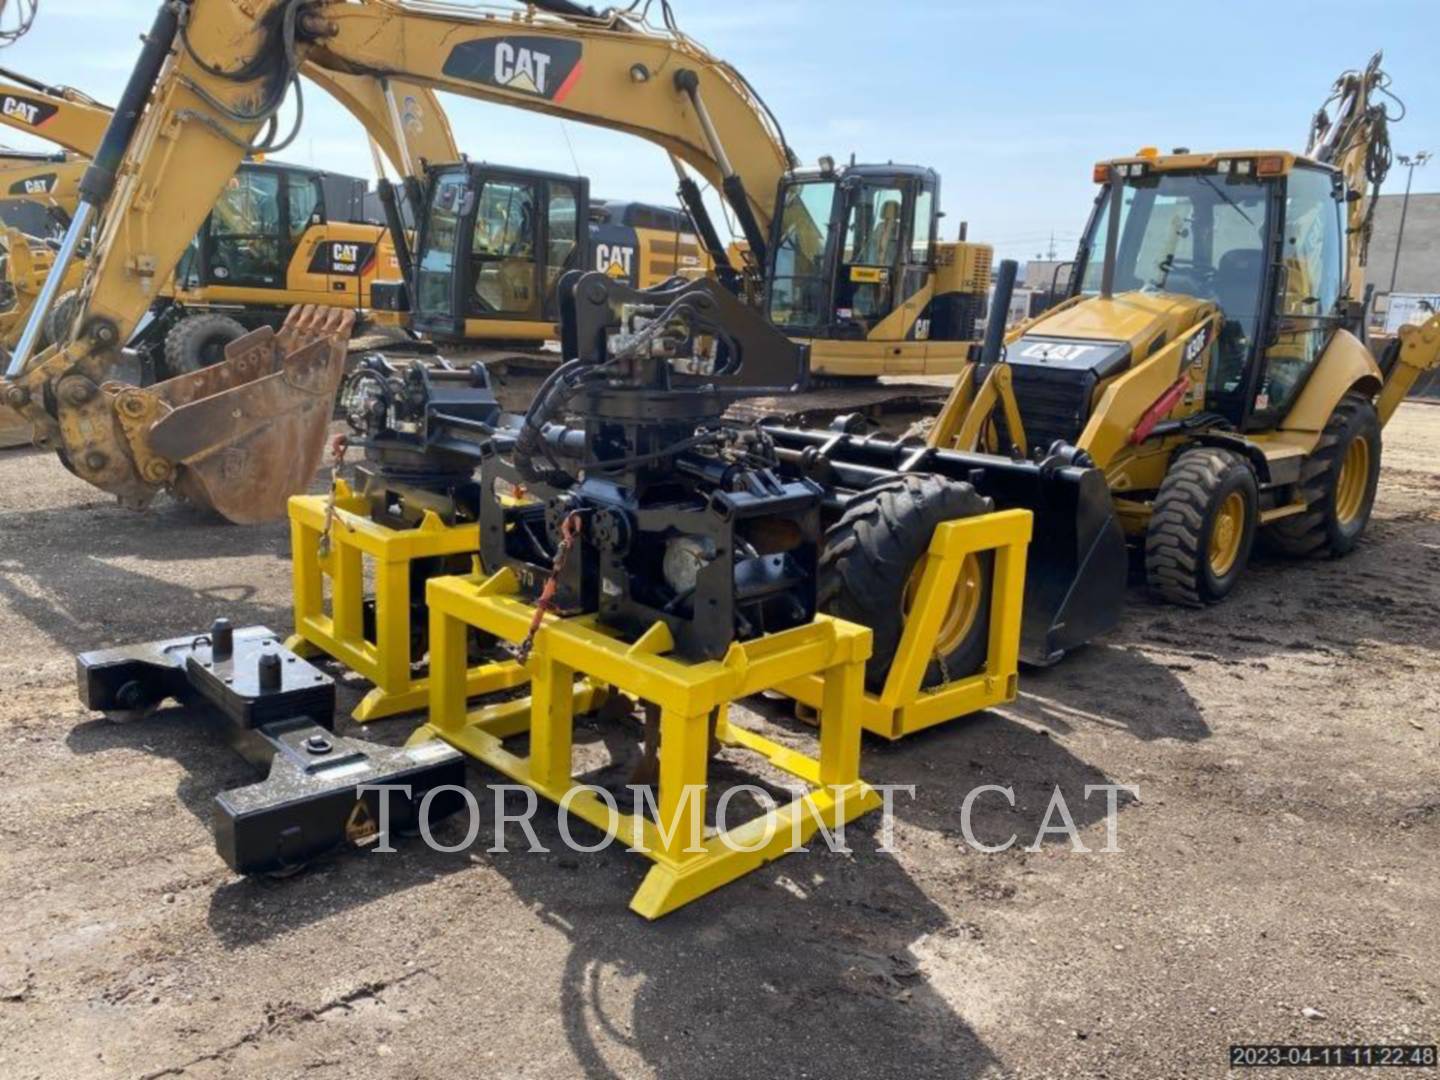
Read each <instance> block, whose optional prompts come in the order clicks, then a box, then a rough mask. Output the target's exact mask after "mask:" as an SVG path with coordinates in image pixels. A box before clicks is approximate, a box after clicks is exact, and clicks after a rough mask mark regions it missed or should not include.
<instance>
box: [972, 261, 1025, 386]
mask: <svg viewBox="0 0 1440 1080" xmlns="http://www.w3.org/2000/svg"><path fill="white" fill-rule="evenodd" d="M1019 269H1020V267H1019V264H1018V263H1016V262H1015V260H1014V259H1002V260H1000V273H999V274H998V275H997V276H996V278H995V298H994V299H993V300H991V301H990V315H989V317H988V318H986V320H985V344H984V346H983V347H982V348H981V350H980V364H981V366H982V367H986V368H988V367H989V366H990V365H991V364H996V363H999V361H1000V351H1001V350H1002V349H1003V348H1005V323H1006V321H1007V320H1008V319H1009V317H1010V299H1011V297H1013V296H1014V295H1015V275H1016V273H1017V272H1018V271H1019Z"/></svg>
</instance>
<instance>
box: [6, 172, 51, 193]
mask: <svg viewBox="0 0 1440 1080" xmlns="http://www.w3.org/2000/svg"><path fill="white" fill-rule="evenodd" d="M59 180H60V177H59V176H57V175H56V174H55V173H44V174H42V175H40V176H27V177H26V178H25V179H23V180H17V181H15V183H13V184H11V185H10V194H11V195H49V194H50V192H52V191H54V190H55V185H56V184H57V183H58V182H59Z"/></svg>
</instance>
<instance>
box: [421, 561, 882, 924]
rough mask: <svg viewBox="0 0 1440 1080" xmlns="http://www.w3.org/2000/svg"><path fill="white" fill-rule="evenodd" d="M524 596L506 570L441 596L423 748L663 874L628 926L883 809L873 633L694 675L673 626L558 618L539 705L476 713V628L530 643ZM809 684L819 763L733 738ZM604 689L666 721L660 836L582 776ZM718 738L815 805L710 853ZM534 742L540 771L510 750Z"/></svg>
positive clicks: (796, 639) (448, 583) (783, 812)
mask: <svg viewBox="0 0 1440 1080" xmlns="http://www.w3.org/2000/svg"><path fill="white" fill-rule="evenodd" d="M518 591H519V587H518V582H517V580H516V578H515V575H514V574H513V573H512V572H511V571H509V570H501V571H500V572H499V573H497V574H494V575H492V576H490V577H485V578H482V577H478V576H477V577H442V578H432V579H431V580H430V582H429V585H428V587H427V593H426V595H427V599H428V602H429V608H430V721H429V723H428V724H426V725H425V726H423V727H422V728H420V729H419V730H418V731H417V732H416V733H415V735H414V736H412V740H411V741H412V742H415V741H423V740H426V739H431V738H440V739H443V740H444V741H445V742H447V743H449V744H450V745H451V746H454V747H455V748H456V749H458V750H460V751H462V752H464V753H466V754H468V755H470V756H471V757H473V758H476V759H478V760H479V761H482V762H484V763H485V764H487V765H489V766H491V767H492V768H494V769H496V770H498V771H499V772H501V773H503V774H505V775H506V776H508V777H510V778H511V779H513V780H515V781H516V782H518V783H521V784H524V785H526V786H528V787H530V788H532V789H534V790H535V791H536V792H538V793H539V794H541V795H544V796H545V797H546V798H548V799H550V800H552V801H554V802H556V803H561V804H563V805H565V806H566V807H567V810H568V811H569V812H570V813H573V814H575V815H576V816H578V817H580V818H582V819H584V820H585V821H588V822H589V823H590V824H591V825H594V826H595V827H596V828H597V829H600V830H601V831H602V832H604V833H605V834H606V835H608V836H610V837H612V838H614V839H617V840H621V841H623V842H624V843H625V845H626V846H627V848H629V849H631V850H638V851H640V852H642V853H643V854H646V855H648V856H649V858H651V859H652V860H654V863H655V865H654V866H653V867H652V868H651V870H650V872H649V873H648V874H647V875H646V877H645V880H644V882H643V883H642V884H641V886H640V889H639V890H638V891H637V892H636V893H635V896H634V897H633V898H632V899H631V902H630V907H631V910H633V911H635V912H637V913H639V914H640V915H643V916H645V917H646V918H647V919H655V918H659V917H660V916H661V915H665V914H667V913H669V912H671V911H674V910H675V909H676V908H678V907H680V906H682V905H684V904H687V903H689V902H690V901H692V900H694V899H696V898H698V897H700V896H703V895H705V894H706V893H708V892H710V891H712V890H713V889H716V888H719V887H720V886H721V885H724V884H727V883H728V882H731V881H734V880H735V879H736V878H738V877H740V876H742V875H743V874H746V873H749V872H750V871H752V870H755V869H758V868H759V867H761V866H763V865H764V864H766V863H768V862H770V861H772V860H774V859H776V858H778V857H779V856H780V855H782V854H784V853H785V852H786V851H787V850H788V849H790V848H791V847H792V845H793V844H794V843H795V841H796V840H797V839H798V840H799V842H800V843H802V844H803V843H804V842H805V841H806V840H807V839H808V838H809V837H811V836H812V835H813V834H814V832H815V830H816V829H817V828H818V827H819V825H821V824H823V825H824V826H825V827H826V828H827V829H829V830H832V831H833V830H834V829H836V828H838V827H839V826H840V825H841V824H843V823H845V822H849V821H852V820H854V819H855V818H857V817H859V816H860V815H861V814H863V813H866V812H868V811H870V810H873V809H875V808H876V807H878V806H879V805H880V798H879V795H878V794H877V793H876V792H875V791H874V790H873V789H871V788H870V787H869V786H868V785H866V784H865V782H864V781H863V780H861V779H860V775H859V770H860V700H861V693H862V689H863V686H864V671H865V661H866V659H867V658H868V657H869V655H870V648H871V634H870V631H869V630H868V629H865V628H864V627H860V626H855V625H854V624H851V623H846V622H843V621H840V620H836V619H831V618H828V617H825V616H821V617H819V618H818V619H816V621H815V622H814V623H811V624H810V625H808V626H802V627H798V628H796V629H794V630H787V631H784V632H782V633H778V634H771V635H769V636H767V637H763V638H759V639H757V640H755V641H748V642H744V643H736V644H733V645H732V646H731V647H730V650H729V652H728V653H727V654H726V656H725V658H724V659H723V660H721V661H710V662H705V663H686V662H683V661H680V660H675V659H671V658H668V657H666V656H665V655H664V654H665V653H667V652H670V651H672V650H673V648H674V641H673V639H672V638H671V636H670V632H669V630H668V629H667V628H666V627H665V626H664V624H663V623H656V624H655V625H654V626H652V627H651V628H650V630H649V631H647V632H646V633H645V634H644V635H643V636H642V637H641V638H640V639H639V640H637V641H635V642H633V643H630V642H626V641H622V640H619V639H617V638H616V637H615V636H613V634H612V633H611V632H609V631H607V630H605V629H604V628H602V627H601V626H599V625H598V623H597V621H596V619H595V617H594V616H580V617H576V618H571V619H559V618H556V617H554V616H547V617H546V619H545V621H544V623H543V625H542V626H541V628H540V629H539V631H538V633H537V634H536V637H535V645H534V651H533V652H532V654H531V657H530V661H529V669H530V676H531V696H529V697H527V698H524V699H521V700H518V701H512V702H507V703H504V704H499V705H490V706H487V707H483V708H479V709H476V710H474V711H472V710H471V709H470V707H469V704H468V700H467V699H468V698H469V697H470V695H471V694H472V693H473V691H472V690H471V689H470V688H469V682H470V678H471V675H470V673H469V672H468V671H467V669H466V651H465V643H466V639H467V628H469V627H476V628H478V629H480V630H482V631H485V632H487V633H490V634H494V635H495V636H497V637H499V638H501V639H502V640H505V641H510V642H519V641H521V640H523V639H524V638H525V636H526V634H527V632H528V631H529V629H530V626H531V621H532V619H533V618H534V615H535V609H534V607H532V606H531V605H530V604H528V603H526V602H525V601H524V600H522V599H521V598H520V597H519V595H518ZM807 675H808V676H812V677H813V678H815V679H816V680H817V681H818V683H819V685H820V686H821V692H820V696H819V706H818V707H819V712H820V718H819V723H820V754H819V757H818V758H813V757H809V756H806V755H804V754H801V753H799V752H798V751H795V750H793V749H790V748H788V747H784V746H780V745H778V744H777V743H774V742H771V741H770V740H768V739H765V738H762V737H761V736H760V735H757V734H756V733H754V732H752V731H747V730H746V729H744V728H742V727H740V726H738V725H736V724H733V723H731V722H730V719H729V706H730V703H731V702H733V701H736V700H738V699H740V698H743V697H746V696H749V695H752V694H757V693H760V692H761V691H764V690H769V689H773V688H775V687H778V686H780V685H781V684H782V683H785V682H787V681H789V680H793V679H796V678H799V677H802V676H807ZM577 677H578V679H579V681H577ZM607 688H613V689H614V690H616V691H619V692H621V693H624V694H628V695H631V696H633V697H636V698H638V699H640V700H642V701H646V702H650V703H652V704H653V705H656V706H658V707H659V709H660V745H659V766H660V768H659V783H658V785H657V787H656V799H655V808H656V812H657V816H658V819H659V821H660V822H661V823H662V825H661V827H658V828H657V825H656V823H655V822H654V821H652V820H650V818H649V817H647V816H645V815H644V814H641V813H629V814H627V813H622V812H620V811H619V810H618V809H616V808H614V807H612V806H611V805H609V804H608V803H607V802H606V801H605V800H603V799H601V798H600V797H598V796H597V795H596V794H595V792H594V790H593V789H590V788H587V787H585V786H583V783H582V782H581V781H580V780H578V779H577V778H576V777H575V776H574V775H573V771H572V770H573V765H572V762H571V749H572V740H573V728H574V721H575V715H576V712H577V710H581V711H583V710H587V709H589V708H591V707H593V706H594V705H595V703H596V702H597V701H598V700H600V695H601V694H603V693H606V692H608V691H607ZM712 725H713V732H714V736H713V737H714V739H715V741H717V742H718V743H720V744H722V745H726V746H738V747H743V748H745V749H747V750H750V751H753V752H754V753H756V754H758V755H759V756H760V757H761V758H763V759H764V760H765V761H766V762H768V763H769V764H770V765H771V766H772V767H774V768H776V769H779V770H781V771H783V772H785V773H788V774H789V775H791V776H793V777H795V778H796V779H798V780H800V781H801V782H803V784H804V785H805V786H806V787H807V788H808V791H807V793H806V794H804V795H801V796H799V797H797V798H796V799H795V800H793V801H792V802H789V803H787V804H785V805H784V806H781V807H778V808H776V809H773V810H770V811H768V812H767V813H766V814H763V815H761V816H760V817H757V818H754V819H751V820H750V821H747V822H745V823H744V824H742V825H739V826H736V827H733V828H730V829H728V830H727V831H726V832H724V833H716V834H714V835H712V836H710V837H708V838H706V837H705V836H704V832H705V792H706V789H707V776H708V770H709V762H710V757H711V738H712V735H711V732H712ZM525 732H528V733H529V736H530V746H529V756H528V757H520V756H518V755H516V754H515V753H513V752H511V751H509V750H507V749H506V748H505V746H504V740H505V739H506V738H507V737H510V736H514V735H519V734H522V733H525Z"/></svg>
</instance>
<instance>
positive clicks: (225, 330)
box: [165, 314, 249, 379]
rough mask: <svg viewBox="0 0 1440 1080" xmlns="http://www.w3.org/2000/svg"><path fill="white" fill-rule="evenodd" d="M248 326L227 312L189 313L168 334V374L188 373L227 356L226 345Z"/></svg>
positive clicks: (166, 354)
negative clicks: (244, 325)
mask: <svg viewBox="0 0 1440 1080" xmlns="http://www.w3.org/2000/svg"><path fill="white" fill-rule="evenodd" d="M247 333H249V331H248V330H246V329H245V327H243V326H242V325H240V323H238V322H236V321H235V320H234V319H232V318H230V316H228V315H214V314H209V315H186V316H184V317H183V318H182V319H181V320H180V321H179V322H178V323H176V324H175V325H174V326H173V327H171V328H170V332H169V333H168V334H166V335H165V373H166V377H167V378H172V379H173V378H174V377H175V376H177V375H189V374H190V373H191V372H195V371H199V370H200V369H201V368H207V367H210V366H212V365H214V364H218V363H220V361H222V360H224V359H225V346H227V345H229V344H230V343H231V342H232V341H239V340H240V339H241V338H242V337H244V336H245V335H246V334H247Z"/></svg>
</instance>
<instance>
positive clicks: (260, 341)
mask: <svg viewBox="0 0 1440 1080" xmlns="http://www.w3.org/2000/svg"><path fill="white" fill-rule="evenodd" d="M354 322H355V315H354V312H351V311H343V310H341V309H338V308H324V307H313V306H306V307H299V308H293V309H291V312H290V315H289V317H288V318H287V319H286V320H285V325H284V326H283V327H282V328H281V329H280V331H279V332H278V333H276V332H275V331H274V330H271V329H270V328H269V327H262V328H261V329H259V330H256V331H254V332H253V333H250V334H247V335H246V336H245V337H243V338H240V339H239V340H238V341H235V342H232V343H231V344H230V345H229V346H227V347H226V349H225V359H224V360H223V361H222V362H221V363H219V364H215V365H213V366H212V367H208V368H202V369H201V370H199V371H195V372H191V373H190V374H188V375H181V376H179V377H178V378H174V379H170V380H168V381H166V382H162V383H157V384H156V385H154V386H152V387H150V388H149V392H150V393H151V394H153V395H154V396H155V397H158V398H159V399H160V400H161V401H163V402H164V403H165V404H167V405H169V406H170V408H171V410H172V411H170V412H169V413H167V414H166V415H165V416H163V417H162V418H161V419H159V420H158V421H157V422H156V423H155V424H154V425H153V426H152V427H151V428H150V429H149V433H148V437H147V439H146V442H147V443H148V449H149V451H150V453H151V454H153V455H154V456H155V457H157V458H160V459H164V460H165V461H169V462H171V463H172V464H173V465H175V466H176V467H177V471H176V475H175V480H174V482H173V485H172V486H173V488H174V490H175V491H176V493H177V494H179V495H181V496H183V497H184V498H186V499H188V500H189V501H190V502H193V503H195V504H196V505H199V506H206V507H209V508H211V509H213V510H214V511H216V513H218V514H220V515H221V516H222V517H224V518H226V519H228V520H230V521H233V522H235V523H236V524H239V525H249V524H253V523H255V522H260V521H273V520H276V519H278V518H281V517H284V516H285V507H286V503H287V502H288V500H289V498H290V496H291V495H298V494H302V493H304V492H305V491H307V490H308V489H309V487H310V484H311V482H312V481H313V480H314V478H315V471H316V469H317V468H319V466H320V459H321V457H322V455H323V454H324V452H325V441H326V434H327V432H328V429H329V425H330V417H331V415H332V410H333V407H334V401H335V394H336V391H337V390H338V389H339V385H340V379H341V376H342V375H343V374H344V370H345V350H346V343H347V342H348V341H349V338H350V330H351V327H352V326H353V324H354ZM120 404H121V413H122V415H124V412H125V407H124V402H123V401H122V402H121V403H120Z"/></svg>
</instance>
